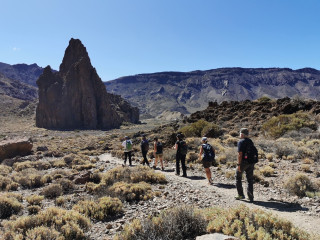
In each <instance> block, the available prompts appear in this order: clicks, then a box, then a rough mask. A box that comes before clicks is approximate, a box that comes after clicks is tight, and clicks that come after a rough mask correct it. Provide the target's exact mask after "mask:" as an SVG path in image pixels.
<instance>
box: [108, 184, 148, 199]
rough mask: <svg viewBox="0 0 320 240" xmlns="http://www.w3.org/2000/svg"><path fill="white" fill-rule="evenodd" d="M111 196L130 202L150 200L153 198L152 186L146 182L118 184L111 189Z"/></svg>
mask: <svg viewBox="0 0 320 240" xmlns="http://www.w3.org/2000/svg"><path fill="white" fill-rule="evenodd" d="M108 190H109V192H110V194H111V195H113V196H116V197H119V198H120V199H124V200H126V201H128V202H130V201H140V200H144V201H146V200H148V199H151V198H153V193H152V190H151V185H150V184H148V183H146V182H139V183H126V182H117V183H115V184H113V185H112V186H111V187H109V189H108Z"/></svg>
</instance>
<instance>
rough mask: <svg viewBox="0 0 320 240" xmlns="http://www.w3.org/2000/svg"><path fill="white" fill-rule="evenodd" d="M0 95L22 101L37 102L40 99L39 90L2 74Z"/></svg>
mask: <svg viewBox="0 0 320 240" xmlns="http://www.w3.org/2000/svg"><path fill="white" fill-rule="evenodd" d="M0 95H6V96H10V97H12V98H17V99H21V100H29V101H32V100H35V99H37V98H38V94H37V88H36V87H33V86H31V85H28V84H25V83H23V82H21V81H19V80H13V79H10V78H7V77H6V76H4V75H3V74H1V73H0Z"/></svg>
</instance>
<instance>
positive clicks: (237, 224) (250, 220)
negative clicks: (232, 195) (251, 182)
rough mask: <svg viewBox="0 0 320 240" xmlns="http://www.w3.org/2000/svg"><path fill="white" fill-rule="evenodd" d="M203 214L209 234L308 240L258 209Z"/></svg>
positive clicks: (234, 209) (307, 237)
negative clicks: (207, 222)
mask: <svg viewBox="0 0 320 240" xmlns="http://www.w3.org/2000/svg"><path fill="white" fill-rule="evenodd" d="M203 214H205V215H206V218H207V220H208V221H209V224H208V226H207V231H208V232H210V233H215V232H217V233H223V234H225V235H229V236H235V237H237V238H240V239H264V240H272V239H283V240H289V239H297V240H309V239H310V235H309V234H308V233H306V232H304V231H301V230H299V229H297V228H296V227H295V226H293V224H292V223H291V222H289V221H287V220H284V219H280V218H277V217H276V216H273V215H272V214H271V213H269V212H265V211H263V210H260V209H254V210H250V209H249V208H248V207H246V206H244V205H240V206H238V207H236V208H227V209H221V208H211V209H206V210H204V211H203Z"/></svg>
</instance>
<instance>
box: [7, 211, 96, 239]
mask: <svg viewBox="0 0 320 240" xmlns="http://www.w3.org/2000/svg"><path fill="white" fill-rule="evenodd" d="M3 225H4V229H5V230H4V231H5V234H4V240H12V239H28V238H26V236H27V235H28V234H29V236H30V234H31V233H30V231H32V229H38V228H39V227H44V228H46V230H47V228H49V229H54V230H55V231H57V232H59V233H60V234H61V235H62V236H63V237H64V238H60V239H65V240H83V239H86V236H85V232H86V231H87V230H88V229H89V227H90V225H91V224H90V220H89V219H88V218H86V217H85V216H83V215H81V214H80V213H79V212H77V211H74V210H64V209H61V208H56V207H51V208H48V209H46V210H44V211H41V212H39V213H38V214H36V215H30V216H22V217H19V218H17V219H15V220H11V221H7V222H5V223H3ZM37 232H38V231H37ZM40 232H41V229H40ZM35 234H36V233H35ZM37 234H38V235H36V236H43V235H42V234H41V233H37ZM31 236H33V235H31ZM44 236H46V235H44ZM56 236H58V235H56ZM19 237H20V238H19ZM31 239H32V238H31ZM39 239H42V238H39ZM49 239H50V238H49Z"/></svg>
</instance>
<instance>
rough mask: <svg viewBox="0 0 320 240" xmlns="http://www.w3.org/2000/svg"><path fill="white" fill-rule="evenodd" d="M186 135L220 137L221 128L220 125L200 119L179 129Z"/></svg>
mask: <svg viewBox="0 0 320 240" xmlns="http://www.w3.org/2000/svg"><path fill="white" fill-rule="evenodd" d="M179 132H181V133H183V134H184V135H185V136H186V137H203V136H206V137H210V138H212V137H218V136H220V135H221V130H220V128H219V126H218V125H216V124H214V123H209V122H207V121H205V120H202V119H201V120H198V121H197V122H194V123H191V124H189V125H186V126H184V127H182V128H180V129H179Z"/></svg>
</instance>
